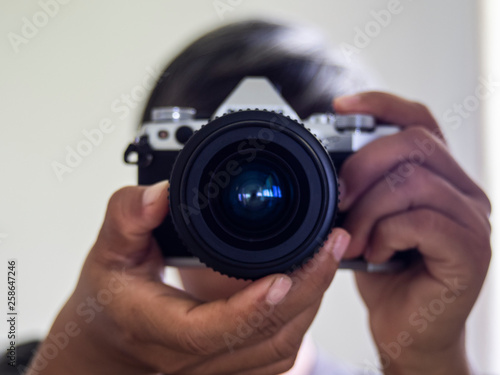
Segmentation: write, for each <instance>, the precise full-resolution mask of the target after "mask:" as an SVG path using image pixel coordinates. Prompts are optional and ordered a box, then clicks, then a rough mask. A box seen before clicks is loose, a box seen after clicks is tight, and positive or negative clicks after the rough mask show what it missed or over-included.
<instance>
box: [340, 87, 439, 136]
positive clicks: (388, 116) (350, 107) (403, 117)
mask: <svg viewBox="0 0 500 375" xmlns="http://www.w3.org/2000/svg"><path fill="white" fill-rule="evenodd" d="M333 106H334V108H335V112H337V113H339V114H347V113H366V114H370V115H372V116H375V117H376V118H377V119H378V120H381V121H384V122H387V123H389V124H397V125H400V126H402V127H409V126H414V125H418V126H423V127H425V128H426V129H428V130H429V131H430V132H431V133H433V134H434V135H436V136H438V137H439V138H441V139H444V138H443V136H442V134H441V131H440V130H439V126H438V124H437V122H436V120H434V117H433V116H432V114H431V113H430V111H429V110H428V109H427V107H425V106H424V105H422V104H420V103H418V102H413V101H410V100H406V99H403V98H401V97H399V96H396V95H392V94H388V93H383V92H374V91H372V92H365V93H360V94H355V95H350V96H342V97H338V98H336V99H335V100H334V102H333Z"/></svg>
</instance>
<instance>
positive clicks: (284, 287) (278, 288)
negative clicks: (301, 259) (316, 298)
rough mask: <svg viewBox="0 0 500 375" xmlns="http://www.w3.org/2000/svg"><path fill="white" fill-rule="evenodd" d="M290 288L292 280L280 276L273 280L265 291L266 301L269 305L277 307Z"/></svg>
mask: <svg viewBox="0 0 500 375" xmlns="http://www.w3.org/2000/svg"><path fill="white" fill-rule="evenodd" d="M291 287H292V280H291V279H290V278H289V277H286V276H282V277H280V278H279V279H278V280H275V281H274V282H273V283H272V285H271V287H270V288H269V290H268V291H267V296H266V301H267V303H269V304H270V305H277V304H279V303H280V302H281V301H283V298H285V296H286V295H287V294H288V292H289V291H290V288H291Z"/></svg>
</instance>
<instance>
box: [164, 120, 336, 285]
mask: <svg viewBox="0 0 500 375" xmlns="http://www.w3.org/2000/svg"><path fill="white" fill-rule="evenodd" d="M336 209H337V179H336V175H335V170H334V166H333V163H332V160H331V159H330V157H329V155H328V152H327V151H326V150H325V149H324V147H323V146H322V145H321V143H320V142H319V141H318V140H317V139H316V138H315V137H314V135H312V134H311V133H310V132H309V131H308V130H307V129H305V128H304V127H303V125H301V124H299V123H297V122H295V121H293V120H291V119H289V118H287V117H285V116H282V115H279V114H276V113H272V112H265V111H257V110H255V111H250V110H249V111H240V112H235V113H231V114H228V115H225V116H222V117H220V118H217V119H216V120H214V121H212V122H210V123H209V124H207V125H206V126H204V127H203V128H201V129H200V130H199V131H198V132H196V133H195V134H193V135H192V136H191V137H190V138H189V140H188V141H187V142H186V144H185V147H184V148H183V149H182V150H181V151H180V152H179V155H178V157H177V159H176V161H175V163H174V165H173V168H172V173H171V177H170V212H171V216H172V221H173V223H174V225H175V227H176V229H177V232H178V235H179V237H180V238H181V239H182V241H183V242H184V244H185V245H186V247H187V249H188V250H189V251H190V252H192V253H193V254H194V255H195V256H197V257H198V258H199V259H200V260H201V261H202V262H204V263H205V264H207V265H208V266H210V267H212V268H213V269H215V270H217V271H219V272H221V273H223V274H226V275H229V276H234V277H238V278H245V279H257V278H259V277H262V276H265V275H268V274H271V273H275V272H287V271H290V270H293V269H294V268H295V267H299V266H300V265H302V264H303V263H304V262H306V261H307V260H308V259H309V258H311V257H312V256H313V255H314V253H315V252H316V251H317V250H318V249H319V247H320V246H321V245H322V243H323V241H324V240H325V239H326V237H327V236H328V233H329V232H330V230H331V228H332V227H333V224H334V220H335V214H336Z"/></svg>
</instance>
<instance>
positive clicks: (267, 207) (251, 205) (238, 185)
mask: <svg viewBox="0 0 500 375" xmlns="http://www.w3.org/2000/svg"><path fill="white" fill-rule="evenodd" d="M280 172H281V171H280V170H279V168H272V167H271V166H269V165H263V164H261V163H254V164H250V165H245V166H243V167H242V172H241V173H240V174H239V175H238V176H235V177H233V178H232V179H231V182H230V183H229V185H228V186H227V187H226V188H225V189H224V191H223V193H222V204H223V207H224V213H225V216H226V218H227V219H229V222H230V223H231V224H232V225H236V226H240V227H242V228H246V229H250V230H257V231H265V230H268V229H270V226H273V225H275V224H277V223H278V222H280V221H281V220H282V219H283V215H284V213H285V212H286V211H287V205H288V204H287V202H290V199H291V195H292V194H291V192H290V189H291V186H290V183H289V182H288V181H287V178H286V177H285V176H283V175H281V174H282V173H280ZM279 175H281V178H280V177H278V176H279ZM284 184H285V185H284ZM285 191H286V192H288V193H286V192H285Z"/></svg>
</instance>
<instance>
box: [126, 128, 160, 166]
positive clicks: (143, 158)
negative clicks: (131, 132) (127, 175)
mask: <svg viewBox="0 0 500 375" xmlns="http://www.w3.org/2000/svg"><path fill="white" fill-rule="evenodd" d="M134 155H136V157H135V156H134ZM123 160H124V161H125V163H127V164H137V165H138V166H139V167H141V168H144V167H147V166H149V165H150V164H151V162H152V161H153V150H152V149H151V146H150V145H149V142H148V137H147V136H146V135H143V136H141V137H139V138H136V139H135V141H134V143H131V144H129V145H128V147H127V149H126V150H125V154H124V155H123Z"/></svg>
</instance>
